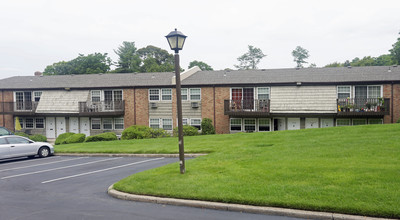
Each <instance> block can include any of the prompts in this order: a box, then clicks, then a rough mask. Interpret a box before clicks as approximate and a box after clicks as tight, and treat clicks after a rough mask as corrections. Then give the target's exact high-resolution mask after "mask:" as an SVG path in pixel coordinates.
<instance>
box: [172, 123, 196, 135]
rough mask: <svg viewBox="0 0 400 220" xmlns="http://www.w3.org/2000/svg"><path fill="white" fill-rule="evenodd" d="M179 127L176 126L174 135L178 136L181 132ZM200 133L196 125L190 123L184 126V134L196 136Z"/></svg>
mask: <svg viewBox="0 0 400 220" xmlns="http://www.w3.org/2000/svg"><path fill="white" fill-rule="evenodd" d="M178 133H179V131H178V127H176V128H174V136H175V137H177V136H178V135H179V134H178ZM196 135H199V130H197V128H196V127H193V126H190V125H184V126H183V136H196Z"/></svg>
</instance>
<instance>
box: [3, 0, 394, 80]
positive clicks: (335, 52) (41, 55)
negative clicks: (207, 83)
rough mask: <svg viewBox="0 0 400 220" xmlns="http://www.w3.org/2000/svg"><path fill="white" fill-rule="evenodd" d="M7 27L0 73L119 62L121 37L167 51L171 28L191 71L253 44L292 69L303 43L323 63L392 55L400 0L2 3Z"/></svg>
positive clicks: (226, 63) (269, 60) (219, 64)
mask: <svg viewBox="0 0 400 220" xmlns="http://www.w3.org/2000/svg"><path fill="white" fill-rule="evenodd" d="M0 28H1V32H0V79H1V78H6V77H11V76H18V75H33V73H34V72H35V71H43V70H44V69H45V67H46V66H47V65H51V64H53V63H55V62H59V61H62V60H65V61H69V60H72V59H74V58H76V57H77V56H78V55H79V54H85V55H87V54H90V53H95V52H100V53H108V54H109V56H110V57H111V58H112V59H113V61H117V56H116V55H115V53H114V51H113V50H114V49H117V48H118V46H119V45H121V44H122V42H123V41H134V42H135V43H136V46H137V48H142V47H145V46H147V45H154V46H157V47H160V48H163V49H166V50H168V51H170V49H169V46H168V43H167V40H166V39H165V35H167V34H168V33H169V32H170V31H172V30H173V29H174V28H178V30H179V31H182V32H183V33H184V34H185V35H187V36H188V38H187V39H186V43H185V47H184V48H183V50H182V51H181V52H180V55H181V56H180V57H181V66H182V68H185V69H187V67H188V64H189V62H190V61H193V60H199V61H203V62H206V63H207V64H209V65H211V66H212V67H213V68H214V69H215V70H219V69H225V68H232V69H233V68H234V67H233V65H234V64H238V61H237V58H238V57H239V56H240V55H242V54H244V53H245V52H246V51H247V46H248V45H253V46H255V47H258V48H260V49H261V50H262V51H263V52H264V54H266V55H267V57H265V58H264V59H263V60H262V62H261V63H260V64H259V66H258V67H259V68H260V69H261V68H262V69H270V68H292V67H295V63H294V62H293V57H292V55H291V52H292V51H293V50H294V49H295V48H296V46H301V47H303V48H305V49H307V50H309V53H310V58H309V59H308V62H309V63H315V64H316V65H317V66H318V67H322V66H324V65H326V64H329V63H332V62H335V61H339V62H344V61H345V60H347V59H348V60H351V59H353V58H354V57H360V58H361V57H364V56H379V55H382V54H387V53H388V50H389V49H390V48H392V44H393V43H395V42H396V40H397V38H398V37H399V34H398V33H399V32H400V1H399V0H374V1H371V0H343V1H342V0H334V1H323V0H286V1H285V0H280V1H268V0H242V1H239V0H202V1H199V0H197V1H190V0H186V1H185V0H173V1H170V0H160V1H149V0H148V1H143V0H142V1H135V0H112V1H111V0H109V1H108V0H65V1H64V0H34V1H32V0H1V1H0ZM170 52H171V53H172V51H170ZM113 68H115V67H113Z"/></svg>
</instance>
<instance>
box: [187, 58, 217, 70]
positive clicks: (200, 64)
mask: <svg viewBox="0 0 400 220" xmlns="http://www.w3.org/2000/svg"><path fill="white" fill-rule="evenodd" d="M194 66H198V67H199V68H200V69H201V70H203V71H212V70H214V69H213V68H212V67H211V66H210V65H208V64H207V63H204V62H202V61H197V60H193V61H192V62H190V63H189V67H188V68H189V69H190V68H192V67H194Z"/></svg>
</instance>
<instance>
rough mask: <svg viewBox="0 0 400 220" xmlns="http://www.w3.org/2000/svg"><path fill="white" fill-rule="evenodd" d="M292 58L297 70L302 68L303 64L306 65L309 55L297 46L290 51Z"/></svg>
mask: <svg viewBox="0 0 400 220" xmlns="http://www.w3.org/2000/svg"><path fill="white" fill-rule="evenodd" d="M292 56H293V57H294V60H293V61H294V62H296V63H297V66H296V67H297V68H303V67H304V66H303V64H304V63H308V62H306V61H305V59H307V58H308V57H309V56H310V55H309V54H308V50H306V49H304V48H302V47H300V46H297V47H296V49H295V50H293V51H292Z"/></svg>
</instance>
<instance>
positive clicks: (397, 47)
mask: <svg viewBox="0 0 400 220" xmlns="http://www.w3.org/2000/svg"><path fill="white" fill-rule="evenodd" d="M399 34H400V32H399ZM392 46H393V48H392V49H390V50H389V51H390V54H391V55H392V59H393V61H394V62H395V64H400V37H399V38H397V42H396V43H394V44H393V45H392Z"/></svg>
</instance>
